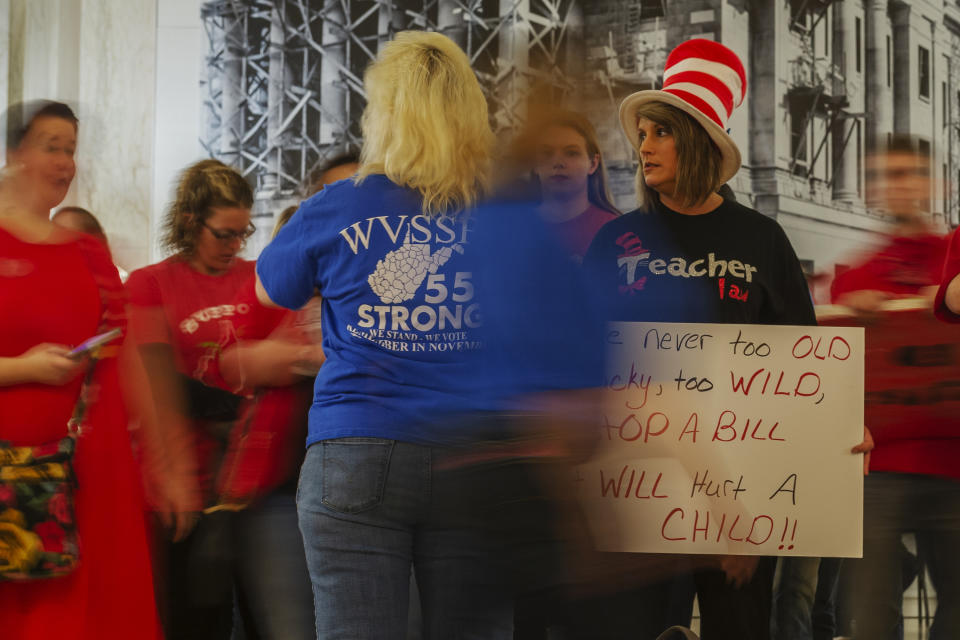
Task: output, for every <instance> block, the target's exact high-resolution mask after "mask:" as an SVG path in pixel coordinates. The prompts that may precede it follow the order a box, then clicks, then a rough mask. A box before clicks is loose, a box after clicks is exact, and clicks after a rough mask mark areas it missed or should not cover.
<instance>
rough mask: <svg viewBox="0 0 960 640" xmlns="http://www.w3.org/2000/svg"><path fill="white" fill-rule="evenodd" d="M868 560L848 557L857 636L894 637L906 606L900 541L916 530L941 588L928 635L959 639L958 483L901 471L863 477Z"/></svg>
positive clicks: (935, 584)
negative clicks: (852, 572)
mask: <svg viewBox="0 0 960 640" xmlns="http://www.w3.org/2000/svg"><path fill="white" fill-rule="evenodd" d="M863 489H864V495H863V559H862V560H852V561H850V564H851V568H852V569H853V571H854V585H853V588H852V589H851V591H852V593H851V602H852V608H853V617H854V627H855V631H856V634H855V637H856V638H857V640H896V639H897V638H898V637H899V634H900V623H901V616H902V608H903V588H904V587H903V576H902V569H903V562H902V555H901V552H900V544H901V543H900V539H901V536H902V535H903V534H904V533H910V532H912V533H914V534H915V536H916V539H917V551H918V553H919V555H920V559H921V561H923V563H924V564H925V565H926V567H927V570H928V571H929V572H930V580H931V582H933V587H934V590H935V591H936V594H937V609H936V613H935V615H934V620H933V625H932V626H931V628H930V639H931V640H948V639H949V640H954V639H956V638H960V553H957V549H960V482H957V481H955V480H950V479H946V478H937V477H933V476H923V475H913V474H904V473H883V472H879V473H871V474H870V475H869V476H867V477H866V478H865V479H864V485H863Z"/></svg>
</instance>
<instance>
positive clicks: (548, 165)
mask: <svg viewBox="0 0 960 640" xmlns="http://www.w3.org/2000/svg"><path fill="white" fill-rule="evenodd" d="M536 154H537V155H536V166H535V168H534V172H535V173H536V174H537V177H538V178H540V185H541V188H542V189H543V195H544V197H547V198H550V197H553V198H557V197H570V196H574V195H577V194H580V193H585V192H586V190H587V180H588V179H589V178H590V176H591V175H593V174H594V173H595V172H596V170H597V167H598V166H599V165H600V156H599V154H593V155H590V154H589V153H587V141H586V140H585V139H584V138H583V136H582V135H580V133H579V132H578V131H577V130H576V129H572V128H570V127H562V126H555V125H554V126H550V127H547V128H546V129H544V131H543V134H542V135H541V136H540V138H539V140H538V141H537V148H536Z"/></svg>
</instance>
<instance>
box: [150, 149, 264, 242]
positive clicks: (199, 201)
mask: <svg viewBox="0 0 960 640" xmlns="http://www.w3.org/2000/svg"><path fill="white" fill-rule="evenodd" d="M217 207H240V208H242V209H250V208H251V207H253V189H251V188H250V184H249V183H248V182H247V181H246V180H245V179H244V178H243V176H241V175H240V174H239V173H237V171H236V170H235V169H233V168H231V167H228V166H227V165H225V164H223V163H222V162H220V161H219V160H201V161H200V162H197V163H194V164H192V165H190V166H189V167H187V168H186V169H184V170H183V173H181V174H180V180H179V181H178V182H177V192H176V195H175V196H174V201H173V203H172V204H171V205H170V207H169V209H167V215H166V217H165V218H164V221H163V238H162V240H161V242H162V244H163V247H164V248H165V249H168V250H170V251H172V252H174V253H184V254H188V255H189V254H192V253H193V250H194V248H195V247H196V244H197V236H198V235H199V234H200V231H201V227H202V226H203V223H204V222H206V220H207V218H209V217H210V216H211V215H212V214H213V209H214V208H217Z"/></svg>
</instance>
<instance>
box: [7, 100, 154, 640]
mask: <svg viewBox="0 0 960 640" xmlns="http://www.w3.org/2000/svg"><path fill="white" fill-rule="evenodd" d="M6 126H7V132H6V135H7V137H6V140H7V157H6V165H5V166H4V168H3V171H2V179H0V308H2V309H3V313H0V440H5V441H9V442H10V443H12V444H13V445H15V446H33V447H37V446H39V445H43V444H46V443H56V442H57V441H59V440H61V439H64V438H65V437H66V435H67V423H68V421H69V420H70V418H71V415H72V414H73V412H74V407H75V405H76V404H77V403H78V400H79V399H78V396H79V395H80V390H81V384H82V382H83V378H84V373H85V371H86V370H87V369H88V367H89V366H90V361H89V359H87V358H85V357H84V358H80V359H77V358H74V357H70V356H69V355H68V354H69V351H70V349H71V345H77V344H80V343H81V342H83V341H84V340H86V339H87V338H89V337H91V336H93V335H95V334H98V333H101V332H103V331H106V330H107V329H110V328H112V327H120V328H123V327H124V326H125V324H126V322H125V317H124V310H123V307H124V296H123V288H122V285H121V284H120V281H119V279H118V278H117V271H116V269H114V268H113V265H112V263H111V261H110V257H109V255H108V254H107V251H106V250H105V248H104V246H103V245H102V244H101V243H100V242H98V241H96V240H94V239H93V238H91V237H90V236H88V235H84V234H78V233H75V232H73V231H69V230H67V229H64V228H62V227H59V226H57V225H54V224H53V223H52V222H50V219H49V218H50V209H51V208H53V207H54V206H56V205H57V204H59V203H60V202H61V201H62V200H63V198H64V196H65V195H66V193H67V189H69V187H70V183H71V182H72V181H73V177H74V174H75V171H76V165H75V162H74V150H75V149H76V145H77V127H78V123H77V118H76V116H75V115H74V113H73V111H72V110H71V109H70V108H69V107H68V106H66V105H64V104H61V103H57V102H48V101H42V102H34V103H28V104H24V105H15V106H13V107H11V109H10V110H9V112H8V114H7V120H6ZM114 350H115V348H114ZM106 355H107V353H106V352H105V351H102V352H101V356H104V357H102V358H101V359H100V360H99V361H98V362H97V364H96V366H95V369H94V377H93V379H92V381H91V384H92V387H93V388H96V389H97V390H98V392H97V393H96V394H91V398H88V399H87V400H88V408H87V412H86V415H85V420H84V424H83V429H82V432H81V434H80V435H79V436H78V437H77V440H76V455H75V457H74V473H75V476H76V484H75V493H74V504H75V513H74V514H73V515H75V516H76V526H77V530H78V532H79V538H80V545H81V548H80V552H79V553H80V555H79V565H78V566H77V567H76V568H75V569H74V570H73V572H72V573H70V574H68V575H64V576H60V577H55V578H48V579H45V580H33V581H29V582H0V627H2V635H3V637H4V638H11V639H12V638H16V639H17V640H49V639H50V638H80V639H82V640H109V639H117V640H120V639H123V640H126V639H128V638H147V639H150V638H158V637H160V627H159V624H158V621H157V614H156V606H155V603H154V592H153V584H152V571H151V566H150V554H149V547H148V541H147V532H146V527H145V525H144V520H143V511H144V503H143V495H142V490H141V485H140V482H139V479H138V477H137V475H138V474H137V471H136V467H135V464H134V460H133V453H132V451H131V447H130V439H129V437H128V432H127V422H128V421H127V416H126V412H125V409H124V402H123V398H122V396H121V393H120V385H119V380H118V376H117V368H116V358H114V357H110V358H108V357H105V356H106ZM3 480H6V478H4V479H3ZM5 489H6V490H5ZM9 489H10V485H4V484H2V483H0V523H3V525H4V535H3V536H2V537H3V540H0V564H2V565H7V564H8V561H9V560H10V559H11V558H10V555H8V554H15V553H16V552H17V551H18V550H19V549H17V548H15V547H14V546H12V545H10V541H11V538H10V537H8V534H9V533H10V531H11V528H12V527H13V528H15V527H17V526H18V524H17V523H18V522H21V521H22V519H23V517H24V512H26V508H25V507H24V506H23V505H24V504H25V501H23V496H19V498H20V500H21V501H20V502H17V498H18V496H16V495H14V494H13V493H12V492H10V491H8V490H9ZM50 506H51V507H53V506H54V501H53V500H51V502H50ZM34 508H35V507H34ZM21 509H23V511H21ZM70 515H71V514H70V513H69V512H68V511H64V510H63V509H57V510H53V509H51V515H50V519H49V520H48V521H45V522H41V523H40V524H39V525H37V526H38V528H37V529H36V531H39V527H40V526H41V525H42V526H43V527H44V529H43V530H44V532H45V534H44V535H45V544H46V545H47V546H48V549H51V550H56V547H57V546H58V545H59V546H61V547H62V546H63V544H64V543H63V539H64V527H69V526H70V525H71V524H73V523H72V522H71V521H70ZM20 526H22V525H20Z"/></svg>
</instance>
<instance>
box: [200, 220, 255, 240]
mask: <svg viewBox="0 0 960 640" xmlns="http://www.w3.org/2000/svg"><path fill="white" fill-rule="evenodd" d="M201 224H203V226H204V227H206V228H207V231H209V232H210V233H212V234H213V237H214V238H216V239H217V240H219V241H220V242H233V241H234V240H239V241H240V242H246V241H247V239H248V238H249V237H250V236H252V235H253V234H254V233H256V232H257V228H256V227H255V226H253V223H252V222H251V223H250V224H248V225H247V228H246V229H244V230H243V231H234V230H233V229H214V228H213V227H211V226H210V225H208V224H207V223H206V222H203V223H201Z"/></svg>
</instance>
